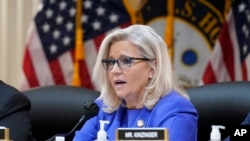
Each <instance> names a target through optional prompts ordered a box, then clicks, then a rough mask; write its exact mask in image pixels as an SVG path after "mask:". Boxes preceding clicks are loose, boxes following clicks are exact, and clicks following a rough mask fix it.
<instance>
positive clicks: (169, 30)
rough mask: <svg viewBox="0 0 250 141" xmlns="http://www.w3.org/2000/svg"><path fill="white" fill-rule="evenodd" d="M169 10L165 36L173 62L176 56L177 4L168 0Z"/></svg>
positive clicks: (172, 0)
mask: <svg viewBox="0 0 250 141" xmlns="http://www.w3.org/2000/svg"><path fill="white" fill-rule="evenodd" d="M166 7H167V10H168V15H167V18H166V24H167V25H166V31H165V36H164V40H165V41H166V43H167V45H168V53H169V55H170V57H171V59H172V62H173V60H174V59H173V56H174V54H173V53H174V48H173V38H174V7H175V3H174V0H168V2H167V6H166Z"/></svg>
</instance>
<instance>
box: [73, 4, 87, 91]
mask: <svg viewBox="0 0 250 141" xmlns="http://www.w3.org/2000/svg"><path fill="white" fill-rule="evenodd" d="M81 15H82V0H77V3H76V23H75V25H76V32H75V36H76V37H75V61H74V70H73V81H72V84H73V86H81V84H82V82H81V77H80V73H81V72H80V64H79V63H80V61H83V60H84V59H85V56H84V55H85V52H84V46H83V41H82V39H83V29H82V23H81Z"/></svg>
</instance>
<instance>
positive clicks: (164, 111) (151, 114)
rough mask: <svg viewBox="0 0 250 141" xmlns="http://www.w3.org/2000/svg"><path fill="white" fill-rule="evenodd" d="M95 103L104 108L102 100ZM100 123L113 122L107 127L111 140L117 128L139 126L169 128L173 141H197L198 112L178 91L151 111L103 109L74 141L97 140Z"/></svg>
mask: <svg viewBox="0 0 250 141" xmlns="http://www.w3.org/2000/svg"><path fill="white" fill-rule="evenodd" d="M96 103H97V104H98V105H99V107H101V106H102V101H96ZM100 109H101V108H100ZM99 120H107V121H109V122H110V123H109V124H106V125H105V126H104V127H105V131H106V132H107V138H108V140H109V141H113V140H115V139H116V136H115V135H116V129H117V128H119V127H123V128H126V127H129V128H133V127H135V128H138V127H139V126H140V128H147V127H163V128H167V130H168V136H169V140H170V141H196V140H197V122H198V113H197V111H196V109H195V107H194V106H193V104H192V103H191V102H190V101H188V100H187V99H186V98H184V97H182V96H180V95H179V94H178V93H177V92H175V91H172V92H170V93H169V94H168V95H166V96H164V97H162V98H161V99H160V100H159V101H158V103H157V104H156V105H155V107H154V108H153V109H152V110H148V109H147V108H145V107H144V108H142V109H140V110H130V109H127V108H125V107H123V106H121V107H120V108H119V109H118V110H117V111H115V112H113V113H105V112H104V111H103V110H102V109H101V110H100V111H99V113H98V115H97V116H95V117H93V118H91V119H89V120H88V121H87V122H86V123H85V124H84V126H83V127H82V128H81V129H80V130H79V131H76V133H75V137H74V139H73V141H93V140H95V139H96V138H97V132H98V131H99V129H100V124H99Z"/></svg>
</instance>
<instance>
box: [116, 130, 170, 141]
mask: <svg viewBox="0 0 250 141" xmlns="http://www.w3.org/2000/svg"><path fill="white" fill-rule="evenodd" d="M116 140H117V141H142V140H144V141H148V140H150V141H168V132H167V129H166V128H118V129H117V130H116Z"/></svg>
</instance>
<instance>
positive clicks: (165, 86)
mask: <svg viewBox="0 0 250 141" xmlns="http://www.w3.org/2000/svg"><path fill="white" fill-rule="evenodd" d="M118 41H128V42H130V43H132V44H133V45H135V46H136V47H137V48H138V51H139V53H140V55H141V56H142V57H145V58H149V59H154V60H155V61H147V62H148V64H149V66H151V67H152V68H153V69H154V75H153V77H152V79H151V80H150V81H149V83H148V85H147V87H145V92H144V95H143V99H142V103H143V104H144V106H145V107H146V108H148V109H152V108H153V107H154V105H155V104H156V103H157V102H158V100H159V99H160V98H161V97H162V96H164V95H166V94H168V93H169V92H170V91H171V90H175V91H177V92H178V93H179V94H180V95H182V96H184V97H186V98H187V99H189V97H188V95H187V93H186V92H185V91H184V90H183V89H182V88H181V87H180V86H179V85H178V83H177V79H176V77H175V74H174V72H173V69H172V64H171V58H170V56H169V54H168V50H167V45H166V43H165V41H164V40H163V39H162V37H161V36H160V35H158V34H157V33H156V32H155V31H154V30H153V29H152V28H151V27H149V26H146V25H139V24H136V25H131V26H129V27H127V28H124V29H118V30H115V31H113V32H112V33H110V34H109V35H107V36H106V37H105V39H104V40H103V41H102V43H101V46H100V49H99V52H98V56H97V60H96V63H95V66H94V71H93V76H92V79H93V82H94V83H95V84H96V85H97V89H98V90H99V91H100V97H99V98H98V99H102V100H103V103H104V106H105V107H104V111H105V112H107V113H112V112H114V111H115V110H116V109H118V108H119V107H120V106H121V105H122V104H123V100H122V99H121V98H119V97H118V96H117V95H116V93H115V91H114V90H113V88H112V86H111V83H110V82H109V79H108V74H107V73H108V71H107V70H105V69H104V68H103V66H102V62H101V60H102V59H104V58H107V57H108V54H109V50H110V46H111V45H112V43H114V42H118Z"/></svg>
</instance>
